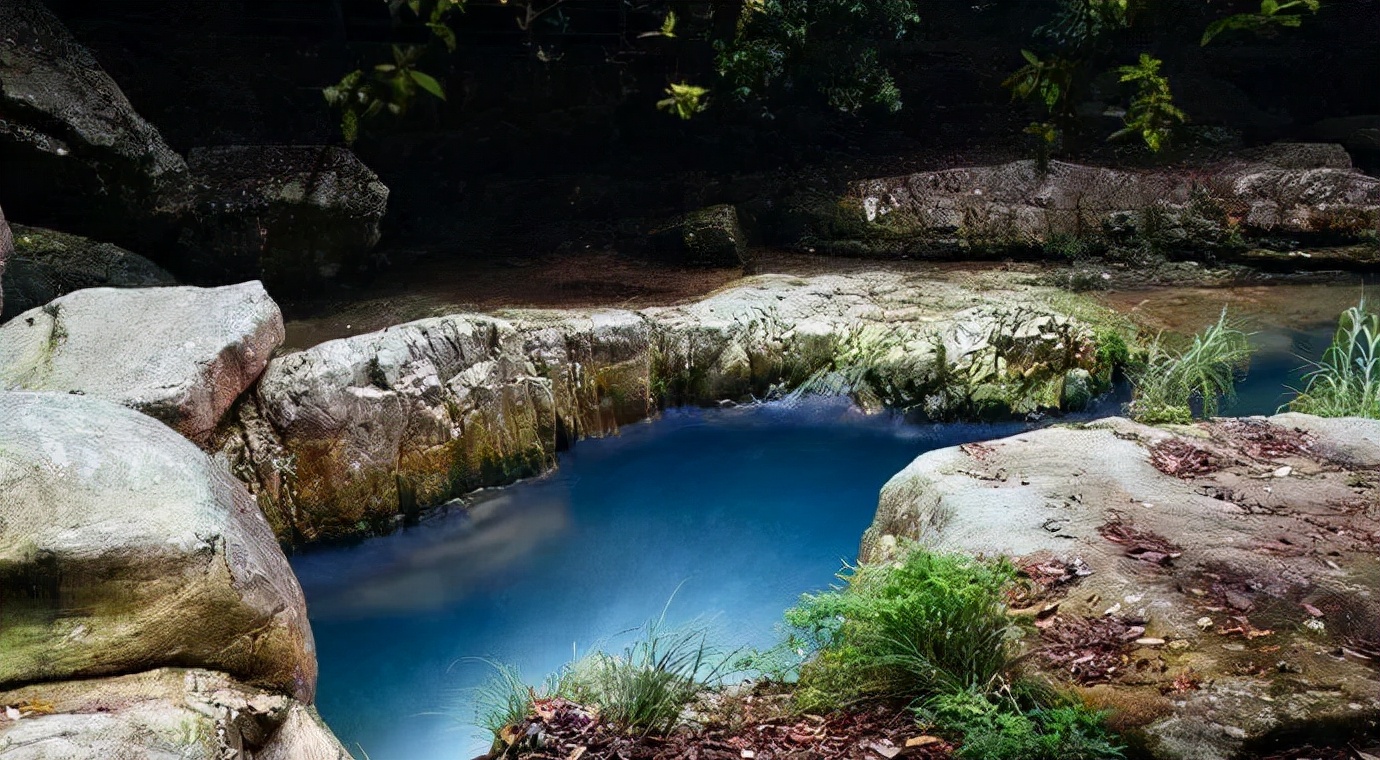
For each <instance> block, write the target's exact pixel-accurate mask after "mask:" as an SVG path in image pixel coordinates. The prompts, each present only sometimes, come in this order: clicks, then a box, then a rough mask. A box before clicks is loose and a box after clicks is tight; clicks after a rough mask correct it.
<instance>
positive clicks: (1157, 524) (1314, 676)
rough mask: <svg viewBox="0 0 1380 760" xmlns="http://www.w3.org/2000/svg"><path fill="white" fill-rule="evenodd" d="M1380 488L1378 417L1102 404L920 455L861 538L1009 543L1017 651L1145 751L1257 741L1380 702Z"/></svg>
mask: <svg viewBox="0 0 1380 760" xmlns="http://www.w3.org/2000/svg"><path fill="white" fill-rule="evenodd" d="M1377 489H1380V422H1377V421H1366V420H1355V419H1350V420H1327V419H1319V418H1315V417H1308V416H1304V415H1294V414H1287V415H1280V416H1276V417H1273V418H1269V419H1264V418H1252V419H1244V420H1217V421H1213V422H1210V423H1203V424H1199V425H1195V426H1193V427H1186V428H1177V429H1174V430H1172V431H1171V430H1165V429H1156V428H1150V427H1146V426H1143V425H1137V424H1135V423H1132V422H1129V421H1126V420H1120V419H1110V420H1105V421H1102V422H1098V423H1095V424H1092V425H1088V426H1084V427H1079V428H1051V429H1045V430H1039V431H1034V432H1030V433H1024V434H1021V435H1018V436H1016V437H1013V438H1007V439H1003V440H999V441H994V442H990V443H986V444H971V445H966V446H962V447H957V448H949V449H941V450H938V451H933V452H930V453H927V454H925V455H923V456H921V457H919V458H918V459H916V460H915V461H914V462H913V463H912V464H911V465H910V466H908V467H907V468H906V469H904V470H903V471H901V472H900V473H899V474H897V475H896V476H895V477H894V478H892V479H891V481H890V482H889V483H887V485H886V487H885V488H884V489H883V490H882V494H881V499H880V502H879V505H878V510H877V516H876V520H875V521H874V522H873V524H872V527H871V528H869V529H868V531H867V534H866V536H865V538H864V539H863V544H862V556H863V558H864V560H866V561H878V560H882V559H884V558H886V557H888V556H891V555H892V554H893V553H894V552H896V551H897V549H898V546H899V545H900V542H901V541H902V540H904V539H911V540H916V541H918V542H919V543H920V544H921V545H923V546H927V547H930V548H933V549H937V550H946V551H961V552H967V553H974V554H985V555H988V556H992V555H998V554H1000V555H1007V556H1010V557H1013V558H1016V564H1017V565H1018V566H1020V567H1022V568H1023V572H1024V574H1025V575H1026V577H1027V578H1028V579H1029V582H1030V585H1031V588H1032V589H1033V590H1034V591H1033V593H1032V594H1031V598H1030V600H1029V601H1030V603H1031V609H1029V610H1026V613H1027V614H1035V615H1037V617H1038V619H1039V620H1040V622H1038V623H1037V625H1036V630H1037V633H1034V634H1031V635H1029V636H1027V640H1026V642H1025V644H1026V646H1027V647H1028V648H1029V650H1030V654H1028V655H1027V657H1026V659H1025V661H1027V662H1031V663H1036V664H1038V665H1042V666H1043V667H1044V668H1045V669H1046V670H1047V671H1048V672H1050V673H1051V674H1052V675H1053V676H1054V677H1056V678H1058V679H1060V680H1064V681H1069V680H1071V681H1073V682H1074V684H1077V685H1080V686H1081V688H1082V689H1083V690H1084V694H1085V696H1086V697H1087V698H1088V699H1089V700H1090V701H1092V702H1093V703H1095V704H1102V705H1105V706H1107V707H1108V708H1110V709H1113V710H1115V711H1117V713H1116V715H1115V717H1114V722H1115V723H1116V724H1117V725H1118V727H1119V728H1121V729H1123V730H1127V731H1129V732H1130V734H1129V735H1130V737H1131V738H1132V739H1133V740H1134V741H1136V742H1138V743H1140V744H1141V745H1142V746H1143V748H1144V749H1145V750H1146V751H1148V753H1149V754H1150V756H1153V757H1157V758H1184V759H1188V758H1193V759H1195V760H1196V759H1199V758H1204V759H1206V758H1235V757H1246V756H1257V755H1258V753H1260V752H1262V751H1263V750H1265V749H1267V748H1268V747H1270V745H1271V742H1272V741H1274V740H1276V739H1277V738H1280V737H1285V736H1291V737H1293V739H1292V740H1291V741H1293V742H1294V743H1295V744H1301V743H1306V742H1307V741H1309V740H1310V739H1319V740H1327V741H1343V742H1344V741H1345V737H1346V736H1347V735H1348V733H1347V732H1349V731H1352V730H1365V729H1366V726H1368V725H1369V726H1373V725H1374V724H1373V721H1374V720H1375V719H1376V717H1377V716H1378V715H1380V671H1377V670H1376V669H1375V666H1374V661H1373V658H1374V657H1376V656H1377V655H1380V638H1377V633H1376V632H1377V631H1380V599H1377V598H1376V596H1375V593H1374V590H1375V588H1376V584H1377V582H1378V581H1380V558H1378V557H1377V551H1376V549H1377V545H1380V514H1377V513H1376V505H1377V504H1380V496H1377ZM1085 652H1086V653H1088V654H1090V655H1093V656H1088V657H1082V655H1083V654H1084V653H1085ZM1300 737H1301V738H1300Z"/></svg>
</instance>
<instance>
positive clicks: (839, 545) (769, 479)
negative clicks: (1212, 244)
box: [293, 331, 1327, 760]
mask: <svg viewBox="0 0 1380 760" xmlns="http://www.w3.org/2000/svg"><path fill="white" fill-rule="evenodd" d="M1326 338H1327V332H1326V331H1300V332H1293V331H1278V332H1271V333H1269V334H1263V335H1259V336H1257V342H1258V343H1260V345H1261V346H1262V350H1263V352H1262V353H1261V354H1260V355H1258V356H1257V358H1256V360H1255V365H1254V371H1253V372H1252V373H1251V374H1250V376H1248V378H1247V380H1246V382H1245V383H1244V384H1243V385H1242V387H1241V396H1240V398H1239V400H1238V402H1237V403H1236V404H1234V405H1233V406H1231V407H1228V408H1226V409H1224V412H1225V413H1230V414H1237V415H1245V414H1262V413H1263V414H1268V413H1272V412H1273V411H1274V410H1275V409H1276V408H1277V407H1278V406H1279V404H1281V403H1283V402H1284V401H1287V400H1288V397H1289V396H1288V392H1287V387H1286V386H1289V385H1297V383H1298V377H1299V374H1298V373H1299V368H1300V367H1301V366H1302V365H1303V361H1302V360H1301V359H1300V358H1299V356H1300V355H1304V356H1313V355H1316V354H1318V353H1320V352H1321V351H1322V348H1323V346H1324V345H1325V343H1326ZM1115 410H1116V405H1115V404H1114V403H1110V402H1109V403H1106V404H1104V405H1103V408H1102V409H1100V410H1096V411H1095V413H1098V412H1100V413H1101V414H1109V413H1114V412H1115ZM1024 428H1025V426H1023V425H1020V424H1016V423H1011V424H1004V425H912V424H906V423H904V422H902V421H901V420H899V419H897V418H895V417H892V416H887V415H878V416H867V415H863V414H860V413H858V412H856V411H854V410H853V409H851V408H849V406H848V405H847V404H846V403H844V402H841V401H838V400H833V401H824V400H815V401H809V402H805V403H802V404H798V405H794V406H785V405H762V406H754V407H743V408H737V409H728V410H676V411H671V412H668V413H666V414H665V415H663V416H662V417H661V418H660V419H658V420H656V421H654V422H650V423H642V424H638V425H633V426H630V427H628V428H625V429H624V430H623V432H622V434H621V435H619V436H617V437H614V438H609V439H604V440H596V441H585V442H582V443H580V444H579V445H578V446H576V447H575V448H574V449H573V450H572V451H569V452H566V453H564V454H562V455H561V461H560V468H559V470H557V471H556V472H555V473H552V474H551V475H549V476H547V477H544V478H539V479H535V480H532V481H530V482H526V483H522V484H519V485H517V486H514V487H511V488H507V489H503V490H497V491H493V492H491V493H489V494H487V495H485V496H484V497H482V498H480V499H478V500H476V501H475V503H474V505H473V507H472V508H471V509H469V510H453V511H451V512H450V513H448V514H436V515H433V516H432V517H430V518H429V519H427V520H425V521H424V522H423V523H422V524H421V525H419V526H415V527H412V528H409V529H407V530H405V531H402V532H400V533H398V534H395V535H392V536H387V537H384V538H379V539H373V540H369V541H365V542H363V543H360V544H358V545H354V546H348V547H335V548H327V549H319V550H315V551H310V552H306V553H304V554H301V555H299V556H298V557H296V558H295V559H294V562H293V565H294V567H295V568H296V570H297V573H298V575H299V576H300V578H301V580H302V585H303V587H304V588H305V590H306V594H307V600H308V604H309V609H310V612H311V617H312V625H313V628H314V630H315V633H316V641H317V647H318V654H319V659H320V664H321V681H320V688H319V693H320V698H319V703H318V704H319V707H320V710H321V713H322V715H323V716H324V717H325V718H326V720H327V721H328V722H329V723H330V724H331V726H332V728H334V729H335V731H336V732H337V734H339V736H340V737H341V739H342V740H343V741H345V742H346V744H347V746H349V747H350V748H351V749H352V750H355V751H356V754H357V756H358V757H360V758H361V759H362V758H363V757H364V753H367V754H368V757H369V758H370V760H433V759H440V758H446V759H447V760H454V759H456V758H470V757H473V756H474V755H476V754H479V753H481V752H483V751H484V750H485V749H486V748H487V738H486V737H485V736H484V735H483V734H482V733H481V732H480V731H478V730H477V729H474V728H472V727H471V726H469V725H467V723H466V722H467V721H469V720H471V719H472V718H473V716H474V706H473V704H472V700H471V699H470V697H471V694H470V692H469V691H468V690H470V689H472V688H473V687H474V686H475V685H476V684H477V683H479V682H480V681H481V680H483V679H484V678H485V677H486V676H487V674H488V672H489V670H488V666H487V665H485V664H483V663H482V662H477V661H476V660H475V659H474V658H490V659H496V660H501V661H504V662H511V663H514V664H517V665H518V666H519V667H520V668H521V669H522V671H523V674H524V675H525V676H526V677H527V678H528V680H529V681H531V682H537V681H540V680H541V678H542V677H543V676H544V675H545V674H547V673H548V672H551V671H553V670H555V669H556V668H558V667H559V666H560V665H561V664H562V663H564V662H565V661H567V660H569V659H571V657H572V654H573V653H575V652H583V651H584V650H585V649H586V648H587V647H588V646H589V645H591V644H597V643H599V642H600V640H601V639H606V638H608V637H610V636H613V635H616V634H617V633H619V632H621V631H626V630H627V629H630V628H632V627H635V626H637V625H639V624H641V623H642V622H644V621H645V620H646V619H647V618H649V617H651V616H653V615H655V614H656V613H657V612H659V611H660V610H661V608H662V607H663V605H664V604H665V603H666V601H667V599H668V598H669V597H670V596H671V595H672V593H673V592H675V591H676V589H677V587H678V586H680V591H679V592H678V593H676V597H675V600H674V603H673V605H672V607H671V615H672V617H679V618H691V617H696V616H699V615H712V616H714V618H715V621H716V626H717V630H718V633H719V635H721V636H722V638H723V640H724V641H725V642H731V643H733V644H734V645H739V644H749V645H767V644H770V643H772V642H773V640H774V628H775V625H776V623H777V621H778V620H779V619H780V617H781V612H782V610H784V609H785V608H786V607H788V606H789V605H790V604H791V603H792V602H793V601H794V600H795V599H796V597H797V596H799V595H800V594H801V593H802V592H805V591H810V590H815V589H820V588H823V587H826V586H827V585H829V583H830V582H831V581H833V580H834V579H833V574H834V572H835V571H837V570H838V568H839V566H840V563H841V562H843V561H846V560H852V559H853V558H854V556H855V555H856V552H857V547H858V541H859V538H860V537H861V535H862V532H863V530H864V529H865V528H866V527H867V525H868V523H869V522H870V521H871V518H872V513H873V510H874V509H875V507H876V503H877V493H878V490H879V489H880V488H881V486H882V484H883V483H885V482H886V480H887V479H888V478H890V477H891V476H892V475H893V474H894V473H896V472H897V471H898V470H900V469H901V468H902V467H904V466H905V465H906V464H907V463H908V462H909V461H910V460H911V459H913V458H914V457H916V456H917V455H919V454H920V453H922V452H925V451H928V450H930V449H934V448H938V447H942V446H950V445H954V444H957V443H962V442H965V441H972V440H981V439H986V438H993V437H1000V436H1004V435H1010V434H1012V433H1015V432H1017V431H1019V430H1021V429H1024ZM682 584H683V585H682ZM361 748H362V749H363V750H364V752H363V753H361V752H358V750H359V749H361Z"/></svg>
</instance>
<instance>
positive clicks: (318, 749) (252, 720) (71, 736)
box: [0, 668, 350, 760]
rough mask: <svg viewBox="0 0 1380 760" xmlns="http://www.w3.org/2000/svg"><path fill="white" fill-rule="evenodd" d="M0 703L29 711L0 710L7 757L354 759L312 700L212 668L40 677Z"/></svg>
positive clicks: (1, 751) (3, 695) (1, 745)
mask: <svg viewBox="0 0 1380 760" xmlns="http://www.w3.org/2000/svg"><path fill="white" fill-rule="evenodd" d="M0 705H8V706H11V707H13V708H15V709H16V711H17V712H19V714H20V715H21V716H22V717H21V718H20V719H19V720H17V721H11V720H7V719H5V718H3V717H0V758H4V760H57V759H58V758H61V759H62V760H136V759H138V760H145V759H147V760H226V758H247V757H254V758H259V760H350V754H349V753H348V752H347V751H346V750H345V748H344V747H342V746H341V745H340V742H339V741H338V740H337V739H336V738H335V736H334V735H333V734H332V733H331V731H330V729H329V728H327V727H326V726H325V725H324V724H323V723H322V722H321V719H320V717H319V716H317V714H316V712H315V711H314V710H313V709H312V708H310V707H308V706H306V705H304V704H302V703H301V702H298V701H297V700H295V699H292V698H290V697H286V696H283V695H281V694H275V693H272V692H265V691H264V690H262V689H255V688H250V687H247V686H245V685H243V684H240V683H238V682H236V681H234V680H232V679H230V678H228V677H226V676H225V675H224V674H222V673H216V672H213V671H207V670H196V669H190V670H183V669H180V668H162V669H158V670H153V671H147V672H143V673H136V674H132V675H126V676H116V677H111V678H98V679H92V680H89V681H68V682H61V683H44V684H37V685H34V686H28V687H24V688H20V689H15V690H13V691H9V692H0ZM34 705H42V706H43V708H42V709H40V710H34V709H32V706H34Z"/></svg>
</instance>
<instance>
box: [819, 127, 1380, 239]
mask: <svg viewBox="0 0 1380 760" xmlns="http://www.w3.org/2000/svg"><path fill="white" fill-rule="evenodd" d="M822 213H824V218H823V219H822V220H821V221H820V222H819V223H818V224H817V227H818V231H819V233H820V235H821V236H822V237H823V238H825V239H828V240H832V241H835V242H834V243H832V244H831V245H830V246H829V247H830V248H831V249H838V250H845V251H846V250H850V249H856V250H857V251H858V252H869V251H872V252H876V251H881V250H886V251H890V252H892V253H907V254H915V255H929V256H954V255H960V254H961V255H965V256H974V255H1006V254H1010V253H1012V252H1018V251H1023V250H1024V251H1040V250H1042V249H1044V250H1051V251H1054V252H1059V249H1061V248H1062V247H1064V246H1065V245H1066V244H1067V242H1068V241H1070V240H1081V241H1106V242H1113V243H1117V242H1120V243H1126V242H1134V241H1143V242H1147V243H1150V244H1154V245H1159V246H1163V247H1174V246H1179V247H1183V248H1188V249H1192V250H1202V249H1205V248H1206V249H1209V250H1212V251H1215V252H1219V253H1231V252H1233V251H1237V250H1240V251H1244V250H1246V249H1247V248H1249V245H1247V240H1248V239H1250V238H1258V239H1270V238H1300V237H1302V238H1309V239H1311V240H1313V241H1314V242H1324V243H1333V242H1347V241H1358V240H1365V239H1367V238H1369V237H1370V236H1373V235H1374V234H1375V233H1376V232H1377V231H1380V179H1376V178H1374V177H1370V176H1367V175H1365V174H1362V173H1360V172H1358V171H1356V170H1354V169H1353V168H1351V163H1350V159H1349V158H1348V157H1347V156H1346V153H1345V151H1343V150H1340V149H1339V148H1336V147H1335V146H1312V145H1281V146H1274V147H1272V148H1271V149H1269V150H1265V151H1261V152H1260V153H1259V154H1258V156H1257V157H1255V158H1253V159H1251V160H1239V161H1235V162H1231V163H1227V164H1223V165H1220V166H1216V167H1209V168H1206V169H1202V170H1199V171H1194V172H1189V171H1183V170H1164V171H1146V172H1138V171H1120V170H1115V169H1106V168H1101V167H1094V166H1082V165H1078V164H1068V163H1062V162H1057V161H1056V162H1052V163H1051V164H1050V165H1049V167H1048V169H1047V170H1046V171H1041V170H1040V169H1039V167H1038V166H1037V164H1036V163H1035V162H1034V161H1017V162H1014V163H1009V164H1000V165H995V166H982V167H972V168H961V169H949V170H945V171H936V172H922V173H919V174H912V175H908V176H903V177H891V178H886V179H876V180H867V181H863V182H858V183H856V184H854V185H853V186H852V188H850V190H849V192H848V194H847V195H846V196H845V197H844V198H843V199H842V200H841V201H840V202H839V204H838V206H837V208H835V209H832V210H829V211H827V213H826V212H822ZM838 241H844V242H838ZM848 241H851V242H848ZM850 246H851V248H850Z"/></svg>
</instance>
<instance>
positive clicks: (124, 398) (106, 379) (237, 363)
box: [0, 282, 283, 444]
mask: <svg viewBox="0 0 1380 760" xmlns="http://www.w3.org/2000/svg"><path fill="white" fill-rule="evenodd" d="M282 341H283V319H282V314H281V313H280V312H279V311H278V306H277V304H275V303H273V301H272V299H270V298H269V297H268V294H267V293H265V292H264V289H263V286H262V285H260V284H259V283H257V282H250V283H244V284H243V285H227V286H225V287H221V288H191V287H167V288H151V289H135V290H117V289H113V288H92V289H89V290H79V291H76V292H74V293H69V294H67V295H65V296H62V297H61V298H59V299H57V300H55V301H53V302H52V303H49V304H47V305H45V306H41V307H39V308H37V309H31V310H29V311H27V312H24V313H22V314H19V315H18V316H16V317H14V318H13V319H11V320H9V321H8V322H6V323H5V324H4V325H0V389H5V390H42V391H59V392H64V393H78V394H86V395H90V396H96V397H100V398H104V399H108V400H111V401H115V402H117V403H120V404H124V405H125V406H128V407H131V408H133V409H137V410H139V411H141V412H144V413H145V414H148V415H151V416H153V417H156V418H158V419H160V420H162V421H163V422H166V423H167V424H168V425H170V426H172V427H173V428H174V429H175V430H177V431H178V432H180V433H182V434H183V435H185V436H187V437H188V438H190V439H192V440H193V441H195V442H197V443H203V444H204V443H206V442H207V441H208V440H209V438H210V436H211V434H212V432H213V431H214V430H215V429H216V426H217V425H218V424H219V422H220V420H221V418H222V417H223V416H224V415H225V413H226V411H227V410H229V408H230V406H231V404H233V403H234V401H235V399H236V398H238V397H239V396H240V394H242V393H243V392H244V391H245V390H246V389H247V388H249V386H250V385H251V384H253V382H254V380H255V379H256V378H257V377H258V376H259V373H260V372H262V371H263V369H264V367H265V366H266V365H267V364H268V360H269V358H270V356H271V355H272V354H273V351H274V350H275V349H276V348H277V347H278V346H279V345H281V343H282Z"/></svg>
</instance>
